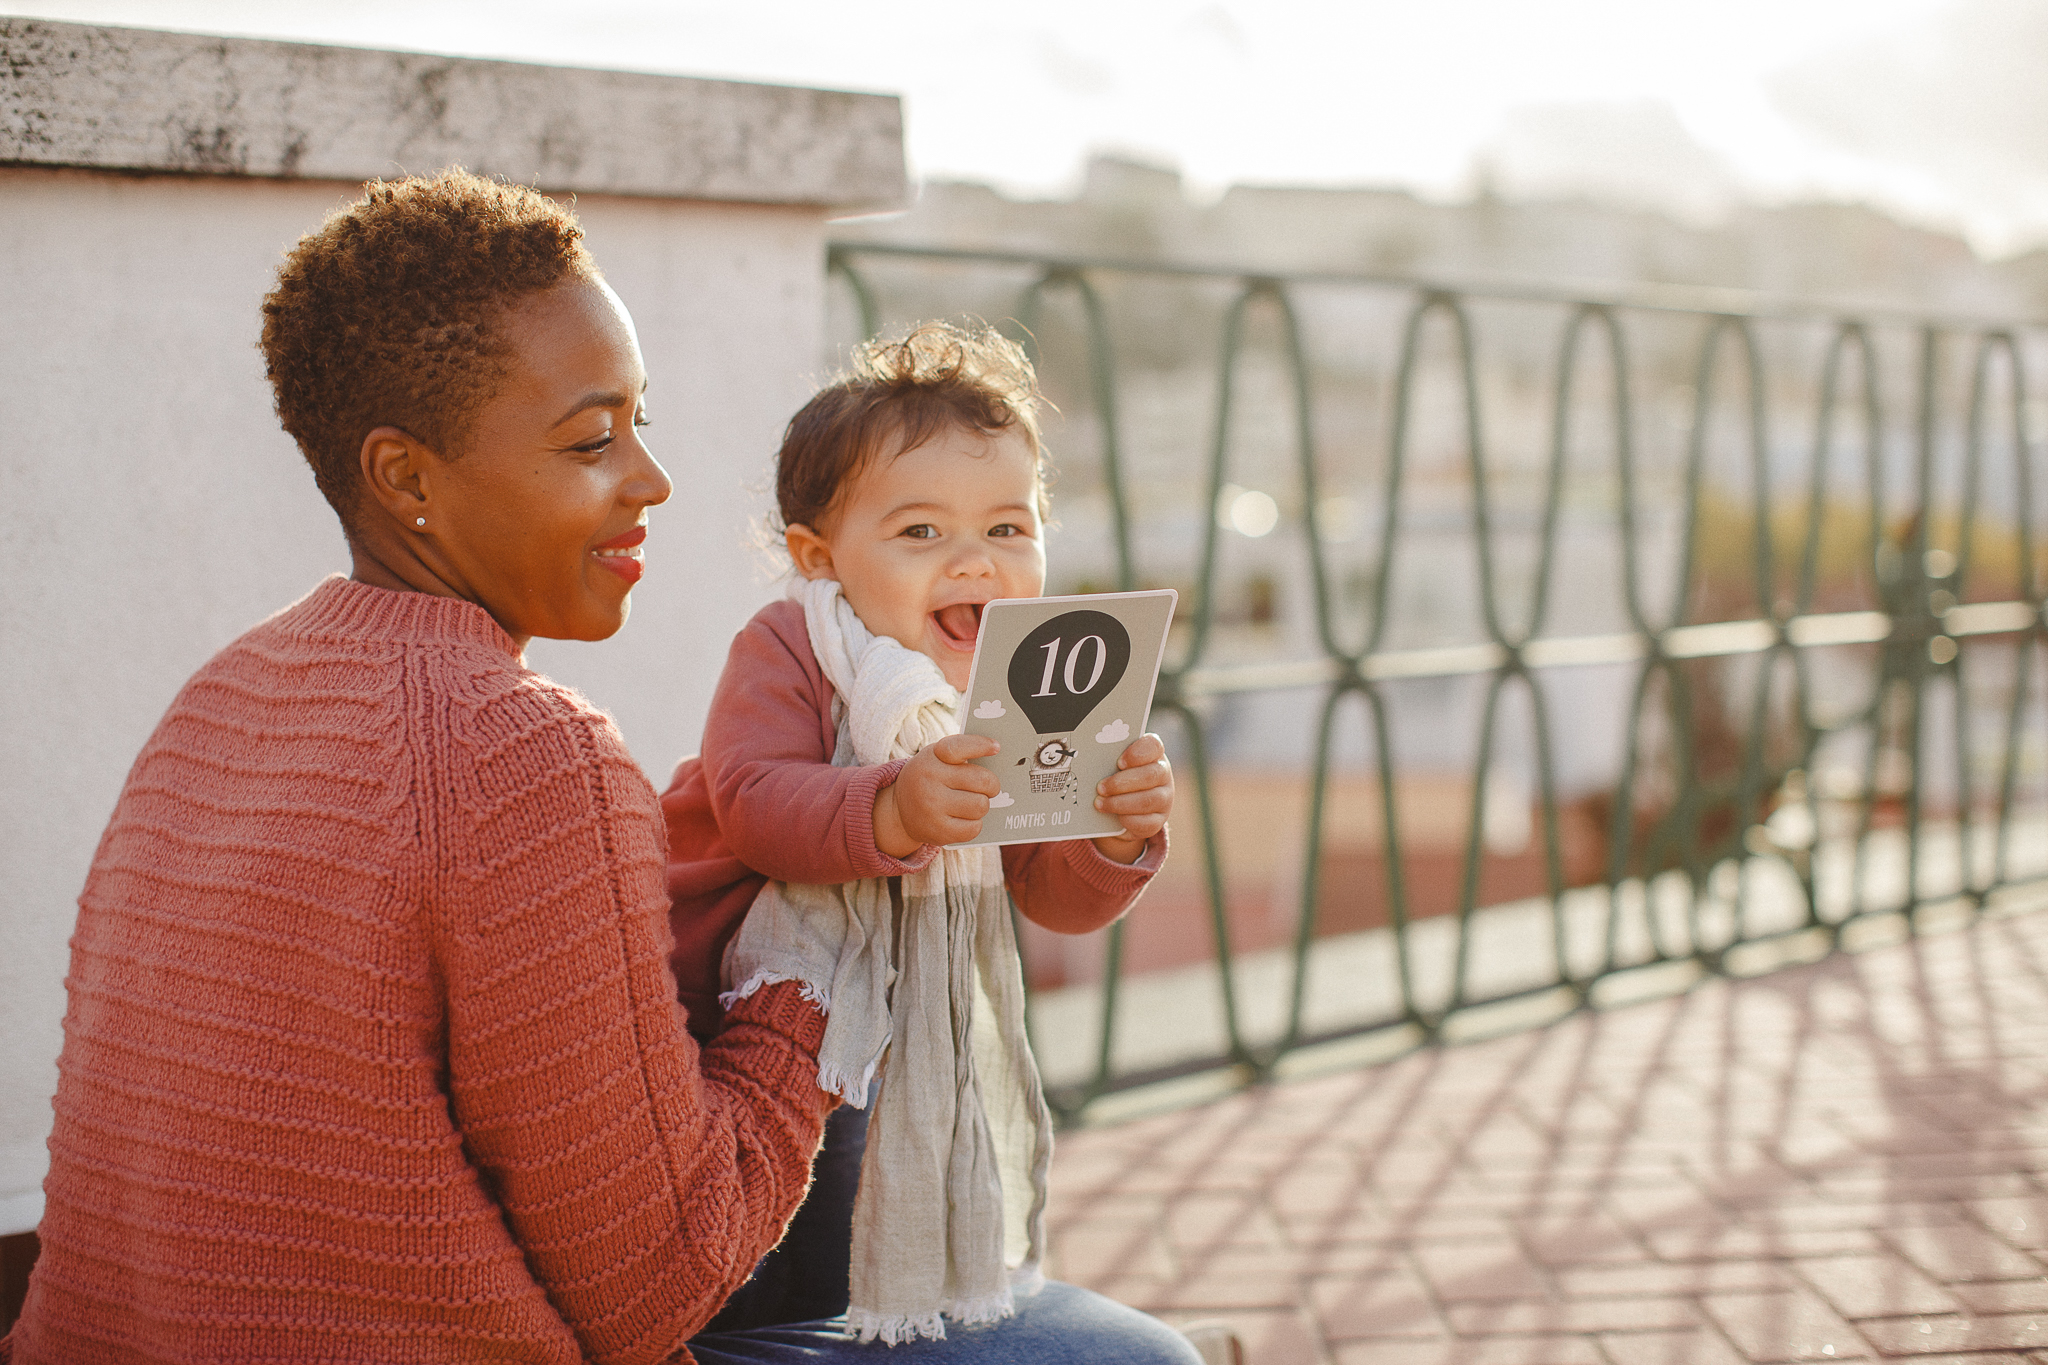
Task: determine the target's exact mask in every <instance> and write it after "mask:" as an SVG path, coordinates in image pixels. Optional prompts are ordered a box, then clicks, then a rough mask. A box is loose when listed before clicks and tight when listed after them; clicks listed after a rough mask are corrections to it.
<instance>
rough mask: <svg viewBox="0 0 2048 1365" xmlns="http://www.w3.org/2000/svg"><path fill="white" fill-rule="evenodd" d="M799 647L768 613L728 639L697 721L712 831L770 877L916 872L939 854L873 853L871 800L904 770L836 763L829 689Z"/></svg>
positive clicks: (924, 850)
mask: <svg viewBox="0 0 2048 1365" xmlns="http://www.w3.org/2000/svg"><path fill="white" fill-rule="evenodd" d="M799 619H800V618H799ZM801 647H802V649H803V650H804V651H805V654H804V657H801V658H800V657H799V656H798V654H797V653H796V650H797V648H798V642H796V641H794V640H791V639H788V638H785V637H784V636H783V635H782V634H781V633H779V632H778V631H777V630H775V629H774V628H773V626H772V625H771V624H770V620H769V619H767V618H765V614H764V616H761V617H756V618H755V619H754V620H753V621H751V622H749V623H748V624H747V627H746V629H744V630H742V631H741V632H740V633H739V635H738V637H737V638H735V639H734V640H733V644H732V652H731V654H730V655H728V656H727V658H726V664H725V672H724V673H723V674H721V675H720V677H719V680H718V690H717V692H716V693H715V694H713V696H712V699H711V710H710V713H709V715H708V716H707V717H706V719H705V722H704V753H703V757H702V762H703V765H704V780H705V784H706V786H707V787H708V789H709V791H710V797H711V809H712V813H713V815H714V816H716V818H717V820H718V829H719V833H720V834H721V835H723V836H724V838H725V842H726V844H727V846H728V847H730V848H731V849H732V851H733V853H734V855H736V856H737V857H738V858H739V860H740V861H741V862H743V863H745V864H746V865H747V866H748V867H750V868H752V869H753V870H754V871H756V872H758V873H760V874H762V875H763V876H765V877H770V878H773V879H774V880H776V881H786V882H811V883H816V884H821V885H822V884H829V883H835V882H851V881H860V880H862V879H864V878H868V877H896V876H901V875H902V874H903V873H906V872H915V871H916V870H917V869H919V868H921V867H923V866H924V865H925V864H926V863H929V862H930V861H931V860H932V858H933V857H935V856H936V855H937V853H938V850H937V849H936V848H934V847H932V846H931V845H925V846H923V847H921V848H919V849H917V850H916V851H915V852H914V853H912V854H911V855H910V856H909V857H908V858H903V859H898V858H892V857H890V856H889V855H888V854H886V853H884V852H882V850H881V849H880V848H878V847H876V845H875V797H876V795H877V794H878V793H879V792H880V791H881V790H882V788H884V787H886V786H888V785H889V784H890V783H892V782H894V781H895V780H896V774H897V773H899V772H901V771H902V769H903V763H902V762H901V761H897V762H893V763H878V764H871V765H866V766H861V767H851V768H835V767H833V766H832V752H831V749H830V748H829V747H828V744H829V740H828V738H827V737H828V736H829V735H830V734H831V733H832V730H833V727H832V718H831V713H830V712H831V696H832V693H831V686H830V684H828V683H826V682H825V681H824V680H823V679H822V677H819V676H817V666H816V664H815V663H813V662H811V661H810V660H809V658H808V651H809V644H808V642H807V641H805V642H802V645H801ZM807 663H808V664H809V665H810V666H809V667H808V668H807V667H806V664H807Z"/></svg>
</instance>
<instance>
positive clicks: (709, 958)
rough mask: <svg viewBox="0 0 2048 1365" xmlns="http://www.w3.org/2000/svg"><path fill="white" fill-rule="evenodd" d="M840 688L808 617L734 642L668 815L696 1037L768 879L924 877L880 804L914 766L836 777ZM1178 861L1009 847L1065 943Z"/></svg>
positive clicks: (776, 612)
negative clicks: (883, 836) (880, 841)
mask: <svg viewBox="0 0 2048 1365" xmlns="http://www.w3.org/2000/svg"><path fill="white" fill-rule="evenodd" d="M832 696H833V690H832V684H831V683H829V682H827V681H826V680H825V674H824V670H823V669H821V668H819V667H818V659H817V656H816V655H815V654H813V653H812V652H811V637H810V633H809V631H807V630H806V629H805V627H804V609H803V607H802V606H801V605H800V604H798V603H796V602H789V601H784V602H774V603H771V604H769V605H768V606H765V607H763V608H762V609H761V610H760V611H759V612H757V613H755V615H754V619H753V620H751V621H749V622H748V623H747V625H746V628H745V629H743V630H741V631H740V633H739V635H738V636H737V637H735V638H734V640H733V642H732V652H731V653H730V654H728V655H727V656H726V660H725V672H724V674H723V675H722V676H720V678H719V680H718V691H717V693H716V694H715V695H713V697H712V699H711V712H710V715H709V716H708V717H707V718H706V719H705V722H704V752H703V753H702V754H700V755H698V756H697V757H695V758H686V759H684V760H683V761H682V763H681V764H679V765H678V766H677V768H676V771H675V777H674V778H673V780H671V781H670V783H669V787H668V790H667V791H666V792H664V793H663V794H662V798H661V806H662V810H663V811H664V812H665V813H666V814H667V816H668V858H669V862H668V891H669V898H670V901H671V903H672V909H671V914H670V923H671V926H672V928H673V929H674V932H675V952H674V956H673V957H672V958H671V959H670V965H671V966H672V967H673V968H674V970H675V975H676V982H677V984H678V985H679V986H680V987H681V989H682V998H683V1005H684V1007H685V1008H686V1009H687V1010H688V1011H689V1016H690V1028H691V1030H692V1031H693V1032H694V1033H696V1034H697V1035H698V1036H699V1037H704V1038H708V1037H711V1036H713V1035H714V1034H716V1033H717V1031H718V1019H719V1008H718V992H719V968H720V965H721V963H722V962H723V960H724V957H725V948H726V944H727V943H729V942H730V941H731V940H732V936H733V935H734V934H736V933H738V932H739V927H740V921H741V920H743V919H745V918H746V915H747V908H748V907H749V906H751V905H752V904H753V903H754V897H755V896H756V895H757V894H759V892H760V890H761V887H762V886H763V885H764V884H765V883H766V882H767V881H768V879H769V878H771V877H772V878H774V879H776V880H778V881H786V882H807V883H811V884H814V885H829V884H833V883H837V882H851V881H860V880H863V879H865V878H868V877H895V876H900V875H902V874H903V873H905V872H914V871H916V870H917V869H918V868H921V867H923V866H924V865H925V864H926V863H928V862H930V861H931V860H932V858H933V857H934V856H936V855H937V853H938V849H937V848H935V847H933V846H932V845H930V844H927V845H925V846H924V847H922V848H920V849H918V850H917V851H916V852H914V853H912V854H911V855H910V856H909V857H908V858H904V859H900V860H899V859H896V858H892V857H890V856H889V855H888V854H886V853H884V852H882V851H881V850H880V849H879V848H877V847H876V846H875V824H874V822H875V794H876V793H877V792H879V791H881V789H882V788H883V787H886V786H888V785H889V784H890V783H892V782H894V781H895V780H896V774H897V773H898V772H899V771H901V769H902V767H903V761H902V760H898V761H897V762H894V763H878V764H873V765H869V766H865V767H852V768H835V767H833V766H832V754H833V752H834V750H835V749H836V748H837V747H838V743H839V733H838V726H837V725H836V724H835V723H834V721H833V719H832ZM1165 860H1166V832H1165V831H1164V830H1162V831H1160V832H1159V833H1158V834H1156V835H1154V836H1153V837H1152V839H1151V842H1150V843H1149V844H1148V845H1147V846H1146V849H1145V852H1144V855H1143V856H1142V857H1140V858H1139V859H1138V861H1137V862H1136V863H1133V864H1130V865H1129V866H1126V865H1124V864H1123V863H1118V862H1113V861H1111V860H1110V859H1108V858H1105V857H1103V856H1102V854H1101V853H1099V852H1097V851H1096V848H1095V845H1094V844H1092V843H1090V842H1089V841H1088V840H1086V839H1066V840H1062V841H1060V842H1057V843H1045V844H1011V845H1009V846H1008V847H1006V848H1004V849H1003V879H1004V880H1005V881H1006V882H1007V883H1008V884H1009V888H1010V894H1011V895H1012V896H1014V897H1015V898H1016V901H1017V908H1018V909H1020V910H1022V911H1023V912H1024V914H1025V915H1026V916H1027V917H1028V918H1030V919H1031V920H1032V921H1033V922H1034V923H1037V924H1041V925H1043V926H1044V927H1046V928H1048V929H1051V930H1054V931H1055V932H1058V933H1063V934H1085V933H1088V932H1089V931H1090V930H1094V929H1100V928H1101V927H1102V926H1103V925H1105V924H1108V923H1109V922H1110V921H1111V920H1114V919H1115V918H1116V917H1117V916H1119V915H1121V914H1122V913H1123V912H1124V911H1125V910H1127V909H1129V908H1130V905H1131V902H1132V901H1134V900H1136V899H1137V898H1138V893H1139V892H1140V891H1142V890H1144V889H1145V883H1146V882H1148V881H1150V880H1151V878H1152V874H1153V873H1154V872H1157V871H1158V870H1159V867H1160V864H1161V863H1163V862H1164V861H1165Z"/></svg>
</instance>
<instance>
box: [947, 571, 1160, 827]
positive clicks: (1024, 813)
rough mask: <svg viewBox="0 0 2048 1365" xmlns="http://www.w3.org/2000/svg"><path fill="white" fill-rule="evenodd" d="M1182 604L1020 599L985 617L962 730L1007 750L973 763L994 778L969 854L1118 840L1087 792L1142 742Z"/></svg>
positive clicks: (1153, 595)
mask: <svg viewBox="0 0 2048 1365" xmlns="http://www.w3.org/2000/svg"><path fill="white" fill-rule="evenodd" d="M1179 596H1180V595H1179V594H1178V593H1176V592H1174V591H1173V590H1172V589H1171V588H1165V589H1161V590H1160V591H1157V592H1104V593H1088V594H1085V595H1083V596H1078V597H1019V598H1009V599H1005V600H1003V601H998V602H990V603H989V604H988V605H987V606H985V607H983V608H982V609H981V633H980V635H979V636H978V637H977V638H976V640H975V645H974V671H973V673H972V674H971V675H970V676H969V679H968V683H967V697H966V700H965V702H964V703H963V704H962V705H963V709H964V710H965V712H966V715H965V717H964V720H965V725H964V727H963V728H964V729H965V731H966V733H968V734H970V735H988V736H989V737H991V738H992V739H994V740H995V741H996V742H997V743H999V744H1001V745H1002V746H1003V751H1002V752H1001V753H999V754H997V755H996V756H995V757H994V758H979V759H976V760H975V762H977V763H979V764H980V765H981V766H982V767H984V768H987V769H988V770H989V771H990V772H992V773H994V774H995V775H996V779H997V780H998V781H1000V782H1001V783H1002V784H1003V790H1002V794H1001V795H1000V796H997V797H996V798H994V799H993V800H991V801H990V802H989V812H988V818H987V819H985V820H983V821H982V822H981V835H980V837H979V838H975V839H969V840H968V841H967V842H968V843H970V844H1035V843H1041V842H1043V841H1045V840H1048V839H1095V838H1100V837H1101V836H1102V835H1105V834H1116V833H1119V832H1120V831H1121V830H1122V829H1123V826H1122V825H1120V824H1118V823H1117V821H1116V818H1115V817H1114V816H1110V815H1105V814H1104V813H1103V812H1101V811H1098V810H1097V809H1095V784H1096V783H1098V782H1100V781H1101V780H1102V779H1103V778H1105V777H1108V776H1109V775H1110V774H1111V773H1113V772H1115V771H1116V761H1117V759H1118V758H1119V757H1121V756H1122V754H1123V751H1124V749H1125V748H1126V747H1127V746H1128V745H1129V744H1130V742H1131V741H1132V740H1134V739H1136V738H1137V737H1138V736H1139V735H1141V734H1143V733H1144V732H1145V719H1146V717H1148V716H1150V715H1151V714H1152V689H1153V688H1154V686H1155V685H1157V683H1158V681H1159V661H1160V659H1161V658H1162V657H1163V656H1164V655H1165V653H1166V628H1167V626H1168V625H1170V624H1171V623H1172V621H1173V607H1174V603H1175V601H1176V600H1177V599H1178V598H1179Z"/></svg>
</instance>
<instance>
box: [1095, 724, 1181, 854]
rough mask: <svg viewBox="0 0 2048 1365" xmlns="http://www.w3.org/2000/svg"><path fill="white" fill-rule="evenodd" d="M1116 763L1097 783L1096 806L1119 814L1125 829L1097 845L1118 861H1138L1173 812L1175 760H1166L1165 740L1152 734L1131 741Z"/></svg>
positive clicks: (1103, 839) (1107, 836) (1101, 809)
mask: <svg viewBox="0 0 2048 1365" xmlns="http://www.w3.org/2000/svg"><path fill="white" fill-rule="evenodd" d="M1116 767H1117V770H1116V771H1115V772H1114V773H1112V774H1110V775H1109V776H1108V777H1105V778H1103V779H1102V781H1100V782H1098V783H1096V784H1095V809H1097V810H1099V811H1106V812H1108V813H1109V814H1111V815H1114V816H1115V817H1117V820H1118V821H1119V822H1120V823H1121V824H1122V825H1123V827H1124V832H1123V833H1122V834H1120V835H1119V834H1110V835H1105V836H1103V837H1102V838H1100V839H1097V840H1096V841H1095V847H1096V849H1097V850H1098V851H1100V852H1101V854H1102V856H1103V857H1105V858H1108V859H1111V860H1112V861H1114V862H1119V863H1135V862H1136V861H1138V858H1139V855H1141V854H1142V853H1144V851H1145V842H1146V841H1147V840H1148V839H1150V838H1151V837H1152V836H1153V835H1155V834H1157V833H1158V832H1159V831H1160V830H1162V829H1165V828H1166V817H1167V816H1169V815H1171V814H1173V764H1171V763H1169V762H1167V760H1166V745H1165V743H1164V742H1163V741H1162V740H1161V739H1160V738H1159V736H1157V735H1149V734H1148V735H1140V736H1138V737H1137V738H1136V739H1135V740H1133V741H1131V747H1130V748H1128V749H1126V750H1124V751H1123V754H1122V756H1120V757H1119V758H1118V759H1117V761H1116Z"/></svg>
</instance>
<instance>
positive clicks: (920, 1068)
mask: <svg viewBox="0 0 2048 1365" xmlns="http://www.w3.org/2000/svg"><path fill="white" fill-rule="evenodd" d="M793 595H795V596H796V597H797V598H798V600H800V601H801V602H802V603H803V606H804V619H805V621H806V623H807V625H808V627H809V631H810V639H811V649H812V651H813V652H814V653H815V654H816V655H817V658H818V664H819V666H820V667H821V668H822V669H823V670H824V673H825V677H826V678H827V680H829V681H830V682H831V684H832V686H833V689H834V690H835V691H836V692H837V694H838V695H837V697H836V698H835V700H834V703H833V712H834V719H835V720H836V721H837V723H838V727H839V747H838V752H837V753H836V754H834V756H833V759H832V761H833V763H834V764H835V765H839V766H846V765H849V764H855V763H861V764H870V763H885V762H888V761H889V760H891V759H897V758H908V757H910V756H911V755H912V754H915V753H916V752H917V751H918V750H920V749H922V748H924V747H925V746H926V745H928V744H931V743H933V742H934V741H936V740H939V739H943V738H944V737H945V736H947V735H950V734H957V733H959V730H960V721H959V716H958V706H959V693H958V692H956V691H955V690H954V689H953V687H952V686H951V685H950V684H948V683H947V682H946V680H945V678H944V676H943V675H941V674H940V672H939V669H938V665H936V664H934V663H933V662H932V661H931V660H930V659H927V658H926V657H925V656H924V655H922V654H919V653H917V652H916V651H914V650H910V649H906V648H905V647H904V646H902V645H901V644H898V643H897V642H896V641H894V640H892V639H889V638H887V637H877V636H875V635H873V634H870V633H869V631H868V629H867V627H865V626H864V625H862V624H861V621H860V618H859V617H858V616H856V615H854V612H853V608H852V607H851V606H849V605H848V604H847V602H846V599H845V598H844V597H843V596H842V595H841V594H840V591H839V585H838V584H837V583H834V582H831V581H829V580H814V581H810V582H805V583H801V584H799V585H798V586H797V588H796V590H795V592H794V594H793ZM725 965H726V980H727V981H728V983H736V984H735V988H734V989H733V990H731V991H730V992H729V993H728V994H727V995H725V997H724V1000H725V1003H726V1005H727V1006H728V1007H730V1006H731V1004H732V1003H733V1002H734V1001H737V1000H739V999H742V998H744V997H746V996H748V995H751V994H753V993H754V991H756V990H758V989H760V987H762V986H763V985H766V984H767V983H769V982H771V981H800V982H802V983H803V985H804V993H805V994H806V995H808V996H810V997H811V998H813V999H815V1000H817V1001H818V1002H819V1003H820V1004H821V1005H823V1006H824V1007H825V1008H826V1010H827V1012H828V1014H829V1018H828V1020H827V1022H826V1025H825V1038H824V1042H823V1043H822V1044H821V1045H820V1047H819V1050H818V1084H819V1086H820V1087H821V1088H822V1089H825V1090H829V1091H832V1092H834V1093H836V1094H838V1095H839V1096H840V1097H841V1098H843V1099H844V1100H845V1101H846V1102H847V1103H848V1104H852V1105H864V1104H866V1102H867V1093H868V1084H869V1082H870V1081H872V1080H873V1079H874V1076H875V1073H876V1070H877V1068H881V1070H882V1090H881V1098H880V1099H879V1101H878V1102H877V1103H876V1106H875V1112H874V1115H873V1117H872V1118H871V1119H870V1120H869V1125H868V1139H867V1155H866V1157H865V1158H864V1159H863V1160H862V1163H861V1168H860V1193H859V1195H858V1197H857V1198H856V1200H855V1203H854V1211H853V1271H852V1276H851V1284H850V1285H849V1289H850V1291H851V1304H852V1306H851V1307H850V1308H849V1309H848V1310H847V1331H848V1333H849V1335H853V1336H857V1337H859V1338H860V1339H861V1340H862V1341H872V1340H874V1339H875V1338H877V1337H879V1338H881V1339H882V1340H883V1341H885V1342H888V1343H889V1344H891V1345H895V1344H896V1343H898V1342H902V1341H909V1340H911V1339H913V1338H915V1337H920V1336H923V1337H934V1338H941V1337H944V1336H945V1334H946V1329H945V1325H944V1323H943V1322H942V1321H941V1317H942V1316H943V1317H948V1318H952V1319H953V1320H954V1321H956V1322H963V1323H972V1322H992V1321H994V1320H996V1319H998V1318H1005V1317H1008V1316H1010V1314H1011V1313H1013V1312H1014V1311H1015V1308H1014V1304H1013V1297H1014V1296H1015V1295H1018V1294H1023V1295H1029V1294H1032V1293H1035V1292H1037V1289H1038V1287H1039V1286H1040V1285H1041V1284H1042V1283H1043V1282H1044V1281H1043V1276H1042V1274H1041V1272H1040V1261H1041V1259H1042V1256H1043V1251H1044V1246H1045V1186H1046V1171H1047V1168H1048V1167H1049V1166H1050V1164H1051V1161H1052V1123H1051V1118H1050V1115H1049V1114H1048V1112H1047V1110H1046V1107H1045V1096H1044V1093H1043V1092H1042V1091H1041V1089H1040V1087H1039V1080H1038V1067H1037V1064H1036V1063H1035V1062H1034V1061H1033V1060H1032V1056H1031V1047H1030V1044H1029V1042H1028V1041H1027V1039H1026V1037H1025V1032H1024V978H1023V971H1022V968H1021V966H1020V963H1019V960H1018V956H1017V941H1016V937H1015V934H1014V931H1013V929H1012V927H1011V923H1010V912H1009V902H1008V899H1007V897H1006V896H1005V894H1004V890H1003V864H1002V855H1001V854H1000V852H999V851H998V850H996V849H994V848H987V847H975V848H947V849H943V850H941V851H940V852H939V854H938V856H937V857H935V858H934V859H932V861H931V862H930V863H929V864H928V865H927V866H926V867H925V868H924V869H923V870H922V871H919V872H914V873H910V874H908V875H906V876H905V877H904V878H903V880H902V909H901V913H900V915H899V914H897V913H896V912H895V910H894V908H893V907H892V905H891V901H890V895H889V884H888V881H887V879H886V878H880V877H876V878H871V879H869V880H867V881H859V882H847V883H844V884H841V885H836V886H806V885H793V884H790V883H787V882H769V883H768V885H767V886H766V887H764V888H763V889H762V891H761V894H760V896H759V897H758V898H757V899H756V900H755V902H754V906H753V909H752V910H751V911H749V912H748V915H747V919H746V922H745V924H744V925H742V926H741V929H740V932H739V934H738V935H737V936H736V937H735V938H734V940H733V943H732V946H731V948H730V949H729V950H728V952H727V954H726V963H725Z"/></svg>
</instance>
